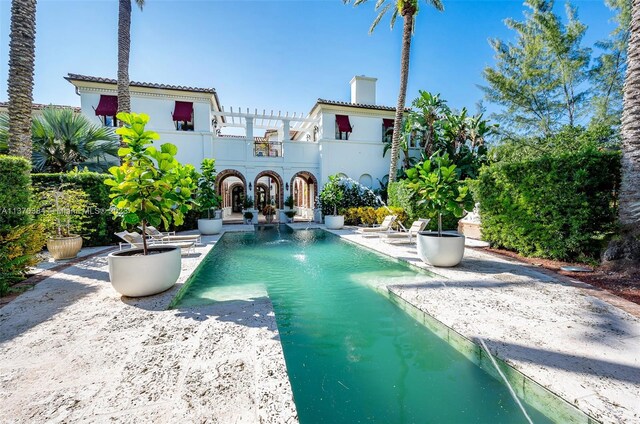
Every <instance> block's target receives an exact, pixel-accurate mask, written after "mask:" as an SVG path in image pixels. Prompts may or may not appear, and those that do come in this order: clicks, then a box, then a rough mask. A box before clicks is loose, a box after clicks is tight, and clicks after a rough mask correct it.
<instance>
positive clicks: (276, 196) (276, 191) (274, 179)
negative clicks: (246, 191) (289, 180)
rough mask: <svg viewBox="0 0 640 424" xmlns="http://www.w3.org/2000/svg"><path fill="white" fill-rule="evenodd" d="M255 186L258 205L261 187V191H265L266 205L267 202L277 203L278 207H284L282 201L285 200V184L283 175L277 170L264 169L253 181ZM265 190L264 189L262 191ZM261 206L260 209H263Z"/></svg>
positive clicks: (255, 197)
mask: <svg viewBox="0 0 640 424" xmlns="http://www.w3.org/2000/svg"><path fill="white" fill-rule="evenodd" d="M253 186H254V199H256V207H258V200H259V193H258V190H259V187H260V188H261V191H260V193H262V192H264V202H265V203H264V205H261V206H262V207H264V206H265V205H266V204H267V203H268V204H273V205H275V207H276V209H282V203H283V201H284V184H283V183H282V177H280V175H278V173H277V172H275V171H262V172H260V173H259V174H258V175H257V176H256V179H255V180H254V182H253ZM262 190H263V191H262ZM261 209H262V208H259V209H258V210H261Z"/></svg>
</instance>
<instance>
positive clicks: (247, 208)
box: [242, 196, 258, 224]
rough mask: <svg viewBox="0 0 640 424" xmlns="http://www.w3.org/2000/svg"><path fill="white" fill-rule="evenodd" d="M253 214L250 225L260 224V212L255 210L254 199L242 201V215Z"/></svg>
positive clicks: (249, 198)
mask: <svg viewBox="0 0 640 424" xmlns="http://www.w3.org/2000/svg"><path fill="white" fill-rule="evenodd" d="M249 212H250V213H251V222H250V224H257V223H258V211H257V210H255V209H253V197H251V196H247V197H245V198H244V199H243V200H242V213H243V214H244V215H245V218H246V214H247V213H249Z"/></svg>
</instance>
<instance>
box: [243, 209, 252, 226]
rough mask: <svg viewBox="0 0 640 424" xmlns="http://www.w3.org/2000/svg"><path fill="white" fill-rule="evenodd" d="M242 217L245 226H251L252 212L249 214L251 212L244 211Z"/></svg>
mask: <svg viewBox="0 0 640 424" xmlns="http://www.w3.org/2000/svg"><path fill="white" fill-rule="evenodd" d="M243 216H244V219H245V222H246V223H247V224H251V223H253V212H251V211H246V212H245V213H244V214H243Z"/></svg>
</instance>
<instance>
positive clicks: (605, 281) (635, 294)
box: [483, 248, 640, 305]
mask: <svg viewBox="0 0 640 424" xmlns="http://www.w3.org/2000/svg"><path fill="white" fill-rule="evenodd" d="M483 250H485V251H488V252H491V253H494V254H497V255H501V256H507V257H509V258H513V259H517V260H519V261H522V262H526V263H528V264H531V265H535V266H539V267H542V268H545V269H548V270H550V271H553V272H556V273H558V274H560V275H565V276H567V277H570V278H573V279H575V280H578V281H582V282H583V283H587V284H591V285H592V286H595V287H598V288H599V289H603V290H606V291H608V292H610V293H612V294H614V295H616V296H620V297H622V298H623V299H626V300H628V301H630V302H634V303H636V304H638V305H640V271H638V270H636V271H635V272H633V271H631V272H629V271H626V272H616V271H612V270H609V269H605V268H602V267H595V268H594V267H591V266H588V265H585V264H577V263H570V262H562V261H555V260H552V259H541V258H529V257H525V256H520V255H518V254H517V253H515V252H511V251H509V250H504V249H495V248H486V249H483ZM571 265H573V266H588V267H589V268H592V269H593V272H588V273H587V272H567V271H562V270H561V269H560V268H561V267H563V266H571Z"/></svg>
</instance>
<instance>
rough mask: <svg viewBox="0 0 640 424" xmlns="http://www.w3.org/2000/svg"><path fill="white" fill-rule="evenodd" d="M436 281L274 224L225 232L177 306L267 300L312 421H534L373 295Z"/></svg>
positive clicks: (304, 417)
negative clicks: (398, 285)
mask: <svg viewBox="0 0 640 424" xmlns="http://www.w3.org/2000/svg"><path fill="white" fill-rule="evenodd" d="M428 278H430V277H429V275H428V274H427V273H424V272H422V271H419V270H417V269H414V268H412V267H410V266H408V265H406V264H403V263H401V262H397V261H394V260H391V259H388V258H386V257H383V256H381V255H378V254H376V253H373V252H371V251H368V250H365V249H362V248H359V247H357V246H354V245H351V244H350V243H347V242H345V241H342V240H340V238H339V237H336V236H334V235H332V234H330V233H327V232H325V231H322V230H301V231H295V232H294V231H292V230H290V229H287V228H285V227H280V228H278V227H271V228H270V229H267V230H262V229H261V230H258V231H256V232H255V233H226V234H225V235H224V236H223V237H222V238H221V239H220V241H219V242H218V243H217V244H216V246H215V247H214V248H213V249H212V250H211V252H210V253H209V254H208V255H207V257H206V258H205V259H204V260H203V263H202V265H201V266H200V267H199V268H198V270H197V271H196V273H195V274H194V276H193V277H192V278H191V279H190V281H189V283H188V286H187V287H186V290H184V291H183V292H182V293H181V297H180V298H179V300H178V301H177V303H176V304H175V307H177V308H188V307H192V306H197V305H203V304H208V303H212V302H221V301H227V300H234V299H250V298H258V297H262V296H266V295H268V297H269V298H270V299H271V301H272V303H273V307H274V310H275V314H276V319H277V323H278V329H279V331H280V338H281V341H282V346H283V349H284V355H285V360H286V364H287V370H288V373H289V378H290V381H291V386H292V388H293V394H294V398H295V403H296V407H297V409H298V415H299V418H300V422H301V423H302V424H309V423H331V424H338V423H390V424H401V423H456V424H457V423H524V422H527V421H526V419H525V418H524V415H523V413H522V411H521V410H520V409H519V408H518V406H517V405H516V403H515V401H514V400H513V399H512V398H511V395H510V394H509V392H508V390H507V388H506V387H505V386H504V385H503V384H501V383H500V382H499V381H497V380H495V379H494V378H492V377H491V376H489V375H488V374H487V373H485V372H484V371H483V370H482V369H481V368H479V367H478V366H476V365H475V364H473V363H472V362H471V361H469V360H467V359H466V358H465V357H464V356H463V355H462V354H461V353H459V352H458V351H456V350H455V349H453V348H452V347H451V346H449V345H448V344H447V343H446V342H444V341H443V340H442V339H440V338H438V337H437V336H436V335H435V334H434V333H432V332H430V331H429V330H428V329H426V328H425V327H424V326H423V325H421V324H419V323H418V322H417V321H416V320H414V319H413V318H411V317H410V316H409V315H407V314H406V313H405V312H403V311H402V310H401V309H400V308H399V307H397V306H396V305H394V304H393V303H392V302H391V301H390V300H388V299H387V298H385V297H384V296H382V295H381V294H380V293H377V292H376V291H375V290H373V286H375V285H378V284H383V283H385V284H386V283H390V282H409V283H416V284H419V283H420V282H423V281H425V280H426V279H428ZM451 307H452V308H457V307H461V306H458V305H451ZM525 407H526V408H527V412H528V413H529V415H530V417H531V418H532V420H533V422H535V423H546V422H552V421H551V420H549V419H548V418H547V417H545V416H544V415H543V414H541V413H540V412H538V411H537V410H535V409H533V408H531V407H529V406H527V405H526V404H525Z"/></svg>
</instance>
